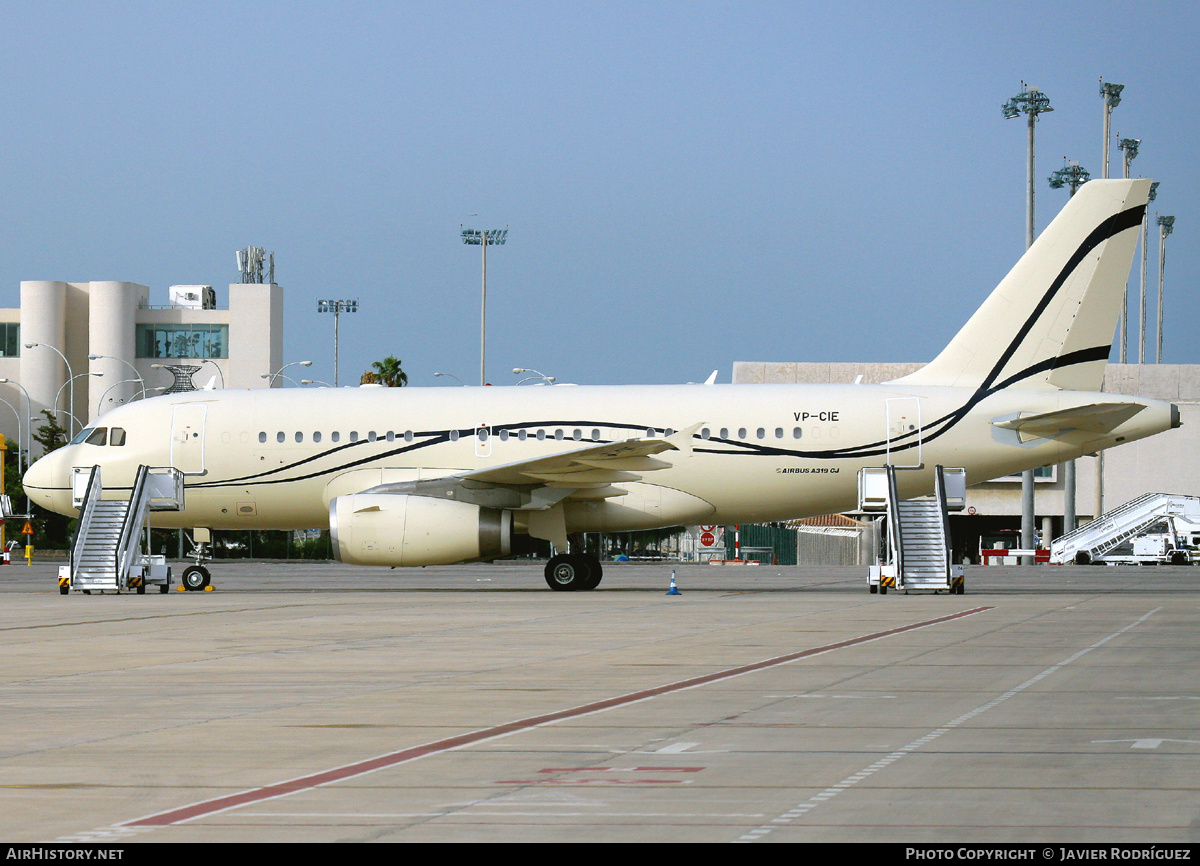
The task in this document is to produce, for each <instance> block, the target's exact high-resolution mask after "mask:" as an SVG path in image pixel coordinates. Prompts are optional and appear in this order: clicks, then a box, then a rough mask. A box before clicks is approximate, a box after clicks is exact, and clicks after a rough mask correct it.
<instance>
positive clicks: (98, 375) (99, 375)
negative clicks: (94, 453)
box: [54, 373, 104, 442]
mask: <svg viewBox="0 0 1200 866" xmlns="http://www.w3.org/2000/svg"><path fill="white" fill-rule="evenodd" d="M88 376H95V377H96V378H97V379H103V378H104V374H103V373H80V374H79V375H77V376H72V377H71V378H70V379H68V380H67V381H66V382H63V383H62V386H61V387H60V388H59V389H58V393H57V394H55V395H54V414H55V415H57V414H58V398H59V397H61V396H62V392H63V388H65V387H67V386H68V385H70V386H71V411H70V412H69V413H68V414H69V415H70V416H71V418H72V419H74V420H75V421H76V422H77V423H78V424H79V429H80V430H82V429H83V422H82V421H80V420H79V419H78V418H76V417H75V380H76V379H84V378H86V377H88ZM74 438H75V434H74V433H72V434H71V436H70V437H69V438H68V439H67V441H68V442H70V441H71V439H74Z"/></svg>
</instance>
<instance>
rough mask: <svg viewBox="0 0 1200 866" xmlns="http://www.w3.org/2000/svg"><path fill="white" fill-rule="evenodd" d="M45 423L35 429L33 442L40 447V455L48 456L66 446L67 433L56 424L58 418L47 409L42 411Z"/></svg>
mask: <svg viewBox="0 0 1200 866" xmlns="http://www.w3.org/2000/svg"><path fill="white" fill-rule="evenodd" d="M42 414H43V415H45V416H46V423H45V424H43V425H42V426H40V427H38V428H37V432H36V433H34V434H33V441H34V442H36V443H38V444H39V445H41V446H42V453H43V454H49V453H50V452H51V451H57V450H58V449H59V448H62V447H63V446H64V445H66V444H67V431H66V430H64V429H63V428H62V427H60V426H59V424H58V418H56V417H55V415H54V413H53V412H51V411H50V410H49V409H43V410H42Z"/></svg>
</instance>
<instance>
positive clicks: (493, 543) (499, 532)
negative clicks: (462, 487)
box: [329, 493, 512, 565]
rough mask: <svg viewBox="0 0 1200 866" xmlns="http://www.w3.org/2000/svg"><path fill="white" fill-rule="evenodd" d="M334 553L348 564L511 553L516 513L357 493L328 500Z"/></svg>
mask: <svg viewBox="0 0 1200 866" xmlns="http://www.w3.org/2000/svg"><path fill="white" fill-rule="evenodd" d="M329 534H330V536H331V537H332V539H333V551H334V556H335V557H337V560H338V562H344V563H347V564H349V565H450V564H452V563H455V562H467V561H470V560H474V559H490V558H492V557H497V556H507V555H508V554H509V553H510V552H511V551H512V513H511V512H509V511H498V510H496V509H494V508H483V507H482V506H479V505H472V504H470V503H468V502H457V501H455V500H446V499H434V498H432V497H429V496H409V495H406V494H392V493H355V494H353V495H351V496H338V497H337V498H335V499H333V500H332V501H330V503H329Z"/></svg>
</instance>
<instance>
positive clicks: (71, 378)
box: [25, 343, 75, 442]
mask: <svg viewBox="0 0 1200 866" xmlns="http://www.w3.org/2000/svg"><path fill="white" fill-rule="evenodd" d="M38 346H44V347H45V348H47V349H54V352H55V354H57V355H58V357H60V358H62V360H63V363H64V364H66V365H67V376H68V379H67V381H68V382H70V383H71V418H72V419H74V417H75V384H74V383H75V371H74V370H72V369H71V362H70V361H68V360H67V356H66V355H64V354H63V353H62V352H60V351H59V350H58V349H55V348H54V347H53V346H51V345H50V344H49V343H26V344H25V348H26V349H34V348H36V347H38ZM58 390H59V393H62V388H59V389H58ZM54 408H55V411H56V412H57V410H58V398H57V397H55V398H54ZM74 438H75V429H74V427H73V426H72V428H71V435H70V436H68V437H67V441H68V442H69V441H70V440H72V439H74Z"/></svg>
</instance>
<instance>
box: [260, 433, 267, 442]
mask: <svg viewBox="0 0 1200 866" xmlns="http://www.w3.org/2000/svg"><path fill="white" fill-rule="evenodd" d="M258 441H259V442H266V441H267V431H266V430H263V431H262V432H261V433H259V434H258Z"/></svg>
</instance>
